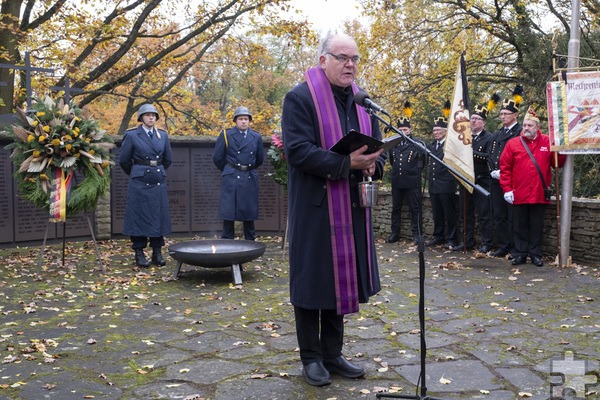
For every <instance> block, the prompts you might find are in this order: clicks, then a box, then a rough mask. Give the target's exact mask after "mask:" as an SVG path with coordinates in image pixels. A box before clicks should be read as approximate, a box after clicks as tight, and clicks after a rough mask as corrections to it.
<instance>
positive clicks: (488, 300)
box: [0, 238, 600, 400]
mask: <svg viewBox="0 0 600 400" xmlns="http://www.w3.org/2000/svg"><path fill="white" fill-rule="evenodd" d="M196 239H198V238H194V240H196ZM184 240H186V239H184V238H177V239H176V240H175V239H173V240H171V242H175V241H184ZM259 240H261V241H264V242H265V243H266V244H267V251H266V252H265V254H264V255H263V256H262V257H261V258H259V259H257V260H255V261H253V262H251V263H247V264H246V265H245V266H244V271H243V272H242V276H243V281H244V283H243V285H241V286H234V285H233V284H232V279H231V274H230V271H229V270H228V269H226V268H225V269H205V268H201V267H188V266H185V268H184V271H185V272H183V273H182V274H181V276H180V277H179V279H177V280H173V279H172V278H171V275H172V270H173V268H174V267H175V262H174V261H173V260H170V259H169V260H168V265H167V267H163V268H152V269H149V270H141V271H140V270H136V269H134V268H133V267H132V266H131V260H130V257H129V253H130V249H129V243H127V241H124V240H123V241H119V240H116V241H107V242H101V243H100V244H99V245H100V246H101V247H102V250H101V253H102V254H103V260H104V262H105V263H106V264H107V272H106V274H105V275H101V274H100V273H99V272H98V271H96V270H94V269H93V268H95V263H94V262H93V261H94V257H95V256H94V255H93V252H92V253H90V251H89V246H87V247H86V246H82V245H81V244H76V243H73V244H69V246H68V247H69V249H68V252H69V254H74V255H77V257H80V258H79V259H78V261H77V262H75V263H71V264H68V265H67V266H65V267H63V266H61V265H57V264H56V262H57V261H52V263H49V265H45V266H44V267H43V268H42V269H41V270H38V269H37V268H36V261H37V256H38V252H39V248H31V249H27V248H25V249H7V250H1V251H0V259H3V260H4V263H2V264H0V314H1V315H2V319H1V320H0V321H1V322H0V356H1V357H2V360H3V362H2V364H0V400H5V399H11V400H17V399H24V400H40V399H61V400H62V399H66V400H70V399H83V398H94V399H131V400H141V399H144V400H146V399H187V400H190V399H197V400H199V399H211V400H221V399H223V400H225V399H227V400H229V399H328V400H333V399H356V398H372V399H374V398H375V395H376V393H385V392H388V391H389V392H395V393H403V394H414V393H417V392H418V387H417V381H418V376H419V372H420V368H421V365H420V356H421V355H420V338H419V334H418V333H419V331H418V328H419V317H418V313H417V308H418V300H419V293H418V286H419V276H418V272H419V268H418V254H417V253H416V252H415V248H414V246H408V245H407V243H405V242H402V241H401V242H399V243H396V244H387V243H383V241H380V242H378V243H377V249H378V255H379V260H380V272H381V281H382V291H381V293H379V294H378V295H376V296H374V297H373V298H372V299H371V301H370V302H369V303H368V304H365V305H362V306H361V310H360V312H359V313H357V314H355V315H350V316H348V317H347V318H346V335H345V337H346V344H345V348H344V351H345V355H346V356H347V357H349V358H352V360H353V362H356V363H357V364H359V365H361V366H363V367H364V368H365V369H366V371H367V374H366V376H365V378H364V379H357V380H348V379H343V378H340V377H337V376H334V377H333V382H332V384H331V385H329V386H327V387H323V388H315V387H312V386H310V385H308V384H307V383H306V382H305V380H304V378H303V377H302V371H301V365H300V362H299V356H298V349H297V343H296V338H295V328H294V321H293V310H292V307H291V305H290V304H289V295H288V290H289V288H288V269H289V268H288V265H287V257H286V254H285V252H284V251H282V250H281V238H259ZM59 250H60V246H56V247H54V246H52V247H50V248H49V249H48V252H49V253H51V254H49V255H48V257H46V259H47V260H60V257H58V256H56V254H57V252H58V251H59ZM52 252H54V253H52ZM86 257H87V258H86ZM425 259H426V265H425V274H426V276H425V277H426V293H425V303H426V324H425V327H426V329H425V336H426V342H427V345H428V349H427V354H426V372H427V376H426V379H427V386H428V395H430V396H433V397H436V398H440V399H459V400H460V399H486V400H509V399H511V400H515V399H516V400H520V399H535V400H538V399H543V400H546V399H549V397H550V393H551V385H552V384H554V385H557V384H558V383H557V379H556V378H557V377H556V376H554V375H552V374H553V373H554V371H552V365H553V361H556V360H562V359H564V357H565V354H566V351H568V350H569V351H572V352H573V354H574V356H575V359H576V360H580V361H581V362H583V363H584V364H585V365H586V367H585V368H586V375H585V376H584V378H585V379H586V381H587V380H593V379H597V377H598V376H599V373H600V368H599V366H598V365H599V360H600V344H599V343H600V341H599V339H600V322H599V319H598V315H597V308H598V307H597V302H598V301H600V286H599V283H600V269H599V268H598V267H597V266H595V267H594V266H574V267H573V268H570V269H559V268H557V267H555V266H552V265H548V261H547V265H546V266H544V267H543V268H536V267H533V266H531V265H530V264H526V265H524V266H520V267H519V268H514V267H513V266H512V265H511V264H510V262H509V261H508V260H506V259H496V258H489V257H481V256H476V255H475V254H474V253H462V252H451V251H445V250H442V249H440V248H433V249H430V248H428V249H427V250H426V252H425ZM86 265H90V267H89V268H88V267H86ZM574 384H576V383H574ZM588 390H589V391H590V392H591V393H589V394H588V396H587V398H589V399H593V398H600V395H598V392H599V390H600V389H598V388H597V387H592V386H590V387H589V388H588ZM528 396H530V397H528ZM587 398H586V399H587Z"/></svg>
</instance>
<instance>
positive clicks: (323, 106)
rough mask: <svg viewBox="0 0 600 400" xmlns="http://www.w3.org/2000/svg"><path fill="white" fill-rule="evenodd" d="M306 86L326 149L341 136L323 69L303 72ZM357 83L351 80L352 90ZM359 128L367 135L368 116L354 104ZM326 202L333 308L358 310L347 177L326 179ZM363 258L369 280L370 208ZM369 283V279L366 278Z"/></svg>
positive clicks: (323, 145)
mask: <svg viewBox="0 0 600 400" xmlns="http://www.w3.org/2000/svg"><path fill="white" fill-rule="evenodd" d="M304 76H305V77H306V82H307V83H308V87H309V89H310V93H311V95H312V99H313V102H314V104H315V109H316V110H317V119H318V123H319V134H320V138H321V146H322V147H323V148H324V149H329V148H331V146H333V145H334V144H335V143H337V141H338V140H340V139H341V138H342V137H343V136H344V132H342V125H341V124H340V117H339V115H338V111H337V107H336V105H335V99H334V97H333V91H332V89H331V84H330V83H329V81H328V80H327V77H326V76H325V71H323V70H322V69H321V68H320V67H318V66H316V67H313V68H311V69H309V70H308V71H306V73H305V74H304ZM358 90H359V89H358V87H357V86H356V85H355V84H354V83H352V91H353V93H356V92H357V91H358ZM356 111H357V114H358V123H359V126H360V131H361V132H362V133H364V134H365V135H368V136H371V135H372V134H373V133H372V129H371V119H370V117H369V114H367V112H366V111H365V109H364V108H363V107H359V106H356ZM327 203H328V206H329V224H330V227H331V230H330V232H331V250H332V256H333V272H334V279H335V297H336V310H337V313H338V314H339V315H344V314H350V313H354V312H357V311H358V279H357V276H356V269H357V266H356V249H355V247H354V226H353V224H352V201H351V200H350V185H349V182H348V179H340V180H336V181H333V180H330V179H328V180H327ZM365 213H366V230H367V232H366V234H367V258H368V266H369V279H370V280H371V210H369V209H365ZM369 283H370V284H372V281H370V282H369Z"/></svg>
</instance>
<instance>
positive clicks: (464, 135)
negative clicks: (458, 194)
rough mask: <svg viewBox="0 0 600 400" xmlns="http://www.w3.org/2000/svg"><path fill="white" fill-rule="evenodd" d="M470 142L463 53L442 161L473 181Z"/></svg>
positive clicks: (471, 190)
mask: <svg viewBox="0 0 600 400" xmlns="http://www.w3.org/2000/svg"><path fill="white" fill-rule="evenodd" d="M471 143H472V138H471V123H470V116H469V91H468V88H467V69H466V65H465V58H464V54H463V55H461V57H460V62H459V63H458V70H457V72H456V80H455V84H454V96H453V99H452V108H451V110H450V115H449V116H448V136H447V138H446V142H445V146H444V162H445V163H447V164H448V165H450V166H451V167H452V168H454V169H456V170H457V171H458V172H460V173H461V174H462V175H464V176H465V177H466V178H467V179H468V180H469V181H470V182H472V183H475V172H474V167H473V147H472V146H471ZM457 179H458V181H459V182H460V184H461V185H463V186H464V187H465V188H466V189H467V190H468V191H469V193H473V187H472V186H471V185H469V184H467V183H465V182H464V181H463V180H462V179H460V178H458V177H457Z"/></svg>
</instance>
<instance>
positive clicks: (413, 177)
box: [389, 136, 425, 189]
mask: <svg viewBox="0 0 600 400" xmlns="http://www.w3.org/2000/svg"><path fill="white" fill-rule="evenodd" d="M411 137H412V136H411ZM413 140H415V141H417V142H418V143H421V144H422V145H423V147H425V144H424V143H423V142H421V141H420V140H418V139H414V138H413ZM423 152H424V150H421V149H419V147H418V146H417V145H415V144H413V143H411V142H409V141H408V140H403V141H402V142H401V143H400V144H399V145H398V146H396V147H394V148H393V149H392V150H391V151H390V152H389V155H390V157H389V160H390V164H391V166H392V188H394V189H415V188H420V187H421V171H422V170H423V167H424V166H425V154H424V153H423Z"/></svg>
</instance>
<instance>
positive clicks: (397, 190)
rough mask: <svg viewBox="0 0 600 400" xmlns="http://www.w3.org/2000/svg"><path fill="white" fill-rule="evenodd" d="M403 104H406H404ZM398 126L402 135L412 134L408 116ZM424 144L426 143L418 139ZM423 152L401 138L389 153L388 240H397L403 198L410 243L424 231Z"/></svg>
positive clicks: (415, 240)
mask: <svg viewBox="0 0 600 400" xmlns="http://www.w3.org/2000/svg"><path fill="white" fill-rule="evenodd" d="M405 107H406V105H405ZM398 129H399V130H400V131H402V133H404V135H405V136H408V137H411V138H412V136H411V133H412V128H411V126H410V119H409V118H408V117H401V118H399V119H398ZM417 141H418V142H419V143H421V144H422V146H423V147H425V144H424V143H422V142H421V141H420V140H418V139H417ZM424 159H425V154H423V150H421V149H419V148H418V147H417V145H415V144H413V143H412V142H410V141H408V140H403V141H402V142H401V143H400V144H399V145H398V146H396V147H394V148H393V149H392V150H391V151H390V152H389V160H390V164H391V165H392V232H391V233H390V236H389V237H388V238H387V242H388V243H394V242H397V241H398V240H399V239H400V225H401V215H402V203H403V202H404V199H405V198H406V200H407V202H408V212H409V214H410V226H411V232H412V240H413V242H415V243H416V242H417V238H418V236H420V235H421V234H422V232H423V229H422V218H421V201H422V193H421V171H422V170H423V167H424Z"/></svg>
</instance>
